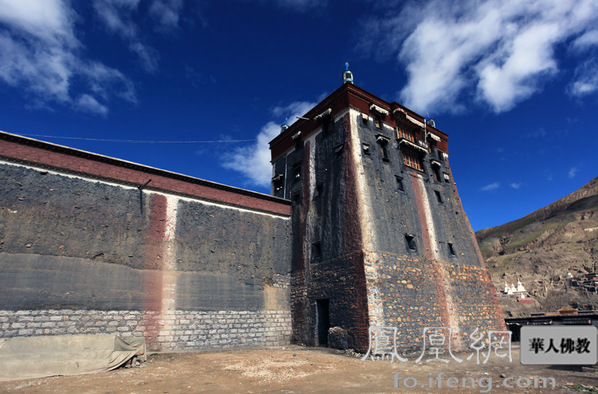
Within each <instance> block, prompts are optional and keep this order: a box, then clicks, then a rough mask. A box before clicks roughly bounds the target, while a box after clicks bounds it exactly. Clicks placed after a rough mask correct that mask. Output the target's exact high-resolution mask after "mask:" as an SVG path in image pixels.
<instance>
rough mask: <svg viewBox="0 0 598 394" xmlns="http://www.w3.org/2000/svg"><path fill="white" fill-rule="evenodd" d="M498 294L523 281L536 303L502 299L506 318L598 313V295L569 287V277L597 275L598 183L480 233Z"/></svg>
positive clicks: (478, 235)
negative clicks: (568, 310) (568, 309)
mask: <svg viewBox="0 0 598 394" xmlns="http://www.w3.org/2000/svg"><path fill="white" fill-rule="evenodd" d="M476 237H477V239H478V243H479V245H480V249H481V251H482V254H483V256H484V259H485V260H486V266H487V267H488V270H489V271H490V275H491V276H492V280H493V282H494V285H495V287H496V288H497V290H498V291H502V289H503V288H504V285H505V282H506V283H508V284H509V285H511V283H515V284H516V283H517V280H521V282H522V283H523V285H524V286H525V287H526V289H527V290H528V291H529V293H530V295H531V296H532V298H533V299H535V301H536V302H535V303H534V304H533V305H522V304H520V303H517V302H516V301H515V300H513V299H503V298H500V299H499V300H500V301H501V306H502V307H503V311H504V312H505V314H506V315H513V316H516V315H521V314H527V313H530V312H533V311H538V310H542V311H554V310H556V309H558V308H560V307H562V306H565V305H571V306H573V307H577V308H583V309H598V296H597V293H588V292H587V291H585V290H582V289H581V288H578V287H571V286H569V282H570V281H568V280H566V276H567V274H568V273H570V274H571V275H573V276H574V277H577V276H581V275H584V274H587V273H592V272H595V271H598V177H596V178H594V179H593V180H591V181H590V182H588V183H587V184H586V185H584V186H583V187H581V188H580V189H579V190H577V191H575V192H573V193H571V194H569V195H567V196H565V197H563V198H561V199H559V200H558V201H555V202H554V203H552V204H550V205H548V206H546V207H544V208H540V209H538V210H537V211H535V212H532V213H531V214H529V215H527V216H525V217H523V218H521V219H518V220H514V221H512V222H509V223H505V224H503V225H501V226H497V227H492V228H488V229H484V230H480V231H478V232H476Z"/></svg>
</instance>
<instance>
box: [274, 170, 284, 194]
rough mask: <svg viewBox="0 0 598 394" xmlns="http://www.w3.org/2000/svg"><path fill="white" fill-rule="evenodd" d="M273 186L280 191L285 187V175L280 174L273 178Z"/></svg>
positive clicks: (276, 190)
mask: <svg viewBox="0 0 598 394" xmlns="http://www.w3.org/2000/svg"><path fill="white" fill-rule="evenodd" d="M272 186H273V188H274V191H275V192H279V191H281V190H282V189H283V188H284V175H283V174H278V175H276V176H275V177H274V178H272Z"/></svg>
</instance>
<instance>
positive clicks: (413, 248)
mask: <svg viewBox="0 0 598 394" xmlns="http://www.w3.org/2000/svg"><path fill="white" fill-rule="evenodd" d="M405 244H406V245H407V251H409V252H417V243H416V242H415V235H413V234H405Z"/></svg>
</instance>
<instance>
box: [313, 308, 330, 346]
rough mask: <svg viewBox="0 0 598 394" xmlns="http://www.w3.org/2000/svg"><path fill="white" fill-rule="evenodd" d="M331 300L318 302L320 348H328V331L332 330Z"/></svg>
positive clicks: (317, 325)
mask: <svg viewBox="0 0 598 394" xmlns="http://www.w3.org/2000/svg"><path fill="white" fill-rule="evenodd" d="M329 307H330V300H328V299H325V300H317V301H316V312H317V316H316V328H317V332H318V346H328V329H329V328H330V308H329Z"/></svg>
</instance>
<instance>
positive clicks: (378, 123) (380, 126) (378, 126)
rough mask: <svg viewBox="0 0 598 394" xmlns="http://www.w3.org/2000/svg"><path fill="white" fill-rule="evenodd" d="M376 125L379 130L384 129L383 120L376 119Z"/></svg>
mask: <svg viewBox="0 0 598 394" xmlns="http://www.w3.org/2000/svg"><path fill="white" fill-rule="evenodd" d="M374 124H375V125H376V128H377V129H381V128H382V120H381V119H380V118H374Z"/></svg>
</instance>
